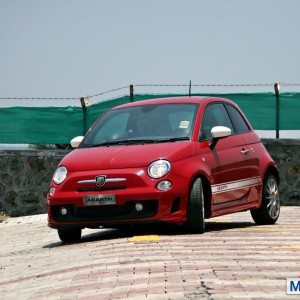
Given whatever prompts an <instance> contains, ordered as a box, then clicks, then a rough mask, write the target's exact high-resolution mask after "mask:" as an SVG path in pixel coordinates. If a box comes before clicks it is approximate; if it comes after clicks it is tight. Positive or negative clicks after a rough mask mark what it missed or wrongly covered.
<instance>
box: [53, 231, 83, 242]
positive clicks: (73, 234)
mask: <svg viewBox="0 0 300 300" xmlns="http://www.w3.org/2000/svg"><path fill="white" fill-rule="evenodd" d="M57 233H58V236H59V238H60V240H61V241H62V242H63V243H67V244H69V243H76V242H79V241H80V239H81V228H72V229H58V230H57Z"/></svg>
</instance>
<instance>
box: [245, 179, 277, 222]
mask: <svg viewBox="0 0 300 300" xmlns="http://www.w3.org/2000/svg"><path fill="white" fill-rule="evenodd" d="M279 213H280V198H279V188H278V180H277V179H276V178H275V176H274V175H272V174H267V175H266V177H265V179H264V184H263V194H262V201H261V205H260V208H258V209H253V210H251V216H252V218H253V220H254V222H255V223H256V224H258V225H270V224H274V223H276V221H277V219H278V217H279Z"/></svg>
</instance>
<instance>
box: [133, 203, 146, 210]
mask: <svg viewBox="0 0 300 300" xmlns="http://www.w3.org/2000/svg"><path fill="white" fill-rule="evenodd" d="M143 208H144V207H143V204H141V203H137V204H136V205H135V209H136V211H142V210H143Z"/></svg>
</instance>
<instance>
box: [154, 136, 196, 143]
mask: <svg viewBox="0 0 300 300" xmlns="http://www.w3.org/2000/svg"><path fill="white" fill-rule="evenodd" d="M189 140H190V138H189V137H188V136H180V137H172V138H167V139H163V140H158V141H157V143H167V142H177V141H189Z"/></svg>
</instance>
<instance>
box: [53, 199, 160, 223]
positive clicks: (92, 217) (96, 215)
mask: <svg viewBox="0 0 300 300" xmlns="http://www.w3.org/2000/svg"><path fill="white" fill-rule="evenodd" d="M136 203H142V204H143V210H142V211H137V210H136V209H135V204H136ZM61 207H62V206H59V205H54V206H51V212H52V216H53V218H54V219H55V221H58V222H72V221H78V222H80V221H117V220H130V219H142V218H150V217H153V216H155V215H156V213H157V209H158V201H157V200H146V201H127V202H126V203H125V204H124V205H107V206H84V207H76V206H74V205H63V207H65V208H67V210H68V213H67V214H66V215H62V214H61V213H60V209H61Z"/></svg>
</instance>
